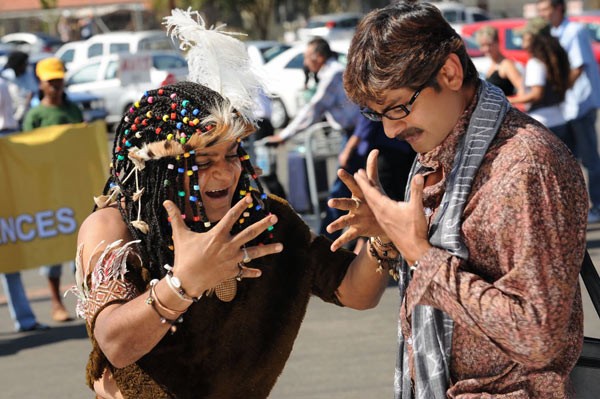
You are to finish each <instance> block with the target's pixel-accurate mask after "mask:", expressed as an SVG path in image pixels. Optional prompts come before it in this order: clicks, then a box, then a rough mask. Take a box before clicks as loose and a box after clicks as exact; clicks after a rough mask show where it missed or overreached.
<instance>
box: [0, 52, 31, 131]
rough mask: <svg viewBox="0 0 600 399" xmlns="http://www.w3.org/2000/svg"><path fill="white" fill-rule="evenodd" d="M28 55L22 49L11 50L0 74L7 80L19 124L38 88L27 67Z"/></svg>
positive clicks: (21, 122)
mask: <svg viewBox="0 0 600 399" xmlns="http://www.w3.org/2000/svg"><path fill="white" fill-rule="evenodd" d="M28 63H29V55H27V53H24V52H22V51H13V52H12V53H10V54H9V56H8V60H7V61H6V65H5V66H4V69H3V70H2V71H1V72H0V76H2V77H3V78H4V79H6V80H7V81H8V82H9V91H10V95H11V97H12V103H13V111H14V113H15V115H14V117H15V120H16V121H17V123H18V124H19V128H20V126H22V124H23V119H24V118H25V115H26V114H27V111H29V109H30V106H31V103H32V99H33V97H34V95H35V93H36V92H37V90H38V87H37V86H38V85H37V82H36V80H35V76H34V75H33V71H31V70H30V69H29V68H28Z"/></svg>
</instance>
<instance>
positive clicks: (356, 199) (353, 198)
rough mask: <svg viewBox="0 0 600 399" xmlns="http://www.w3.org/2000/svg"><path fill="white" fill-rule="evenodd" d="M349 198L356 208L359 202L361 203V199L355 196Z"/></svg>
mask: <svg viewBox="0 0 600 399" xmlns="http://www.w3.org/2000/svg"><path fill="white" fill-rule="evenodd" d="M350 199H351V200H352V201H354V206H355V207H356V209H358V208H359V207H360V204H362V201H361V200H360V199H358V198H356V197H352V198H350Z"/></svg>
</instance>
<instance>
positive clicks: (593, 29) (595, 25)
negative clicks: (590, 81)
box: [461, 14, 600, 65]
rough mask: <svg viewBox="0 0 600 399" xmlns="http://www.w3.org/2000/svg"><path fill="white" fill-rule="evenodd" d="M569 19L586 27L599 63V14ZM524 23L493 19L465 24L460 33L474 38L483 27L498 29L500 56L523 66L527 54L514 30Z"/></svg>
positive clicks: (521, 19) (510, 19) (513, 19)
mask: <svg viewBox="0 0 600 399" xmlns="http://www.w3.org/2000/svg"><path fill="white" fill-rule="evenodd" d="M569 19H571V20H572V21H577V22H580V23H583V24H585V25H587V27H588V29H589V31H590V36H591V38H592V40H593V42H592V49H593V50H594V55H595V57H596V61H597V62H598V63H600V14H599V15H578V16H571V17H569ZM526 23H527V19H525V18H506V19H494V20H490V21H482V22H475V23H472V24H465V25H463V27H462V32H461V33H462V35H463V36H465V37H472V38H475V32H477V31H478V30H479V29H481V28H482V27H484V26H488V25H491V26H493V27H494V28H496V29H498V40H499V42H500V49H501V51H502V54H504V56H505V57H508V58H510V59H512V60H515V61H517V62H519V63H521V64H522V65H525V64H526V63H527V60H528V59H529V54H527V51H526V50H524V49H523V47H522V43H523V38H522V37H521V35H520V34H519V33H517V32H516V31H515V30H516V29H518V28H521V27H523V26H525V24H526Z"/></svg>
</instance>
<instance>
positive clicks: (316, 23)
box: [306, 21, 325, 29]
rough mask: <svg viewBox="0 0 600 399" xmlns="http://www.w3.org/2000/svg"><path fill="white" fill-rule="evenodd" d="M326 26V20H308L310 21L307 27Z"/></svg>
mask: <svg viewBox="0 0 600 399" xmlns="http://www.w3.org/2000/svg"><path fill="white" fill-rule="evenodd" d="M324 26H325V21H308V23H307V24H306V28H307V29H313V28H322V27H324Z"/></svg>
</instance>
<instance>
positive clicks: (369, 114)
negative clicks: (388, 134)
mask: <svg viewBox="0 0 600 399" xmlns="http://www.w3.org/2000/svg"><path fill="white" fill-rule="evenodd" d="M443 65H444V64H442V65H441V66H440V67H439V68H436V70H435V72H434V73H433V75H432V76H431V78H430V79H428V81H427V83H425V84H424V85H422V86H421V87H419V88H418V89H417V90H415V92H414V93H413V95H412V97H411V98H410V100H408V102H407V103H404V104H398V105H394V106H393V107H388V108H386V109H384V110H383V112H382V113H379V112H375V111H373V110H372V109H369V108H362V109H361V110H360V113H361V114H362V115H363V116H364V117H365V118H367V119H369V120H371V121H373V122H381V121H382V120H383V118H384V117H385V118H387V119H389V120H391V121H399V120H400V119H404V118H406V117H407V116H408V115H410V113H411V112H412V105H413V104H414V102H415V101H417V98H418V97H419V94H421V92H422V91H423V90H425V89H426V88H427V87H428V86H430V83H431V80H432V79H433V78H434V77H435V76H437V74H438V72H439V71H440V69H441V67H442V66H443ZM398 108H400V109H401V110H402V111H403V112H404V115H403V116H401V117H399V118H395V117H393V116H388V115H386V114H387V113H388V112H390V111H393V110H395V109H398Z"/></svg>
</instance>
